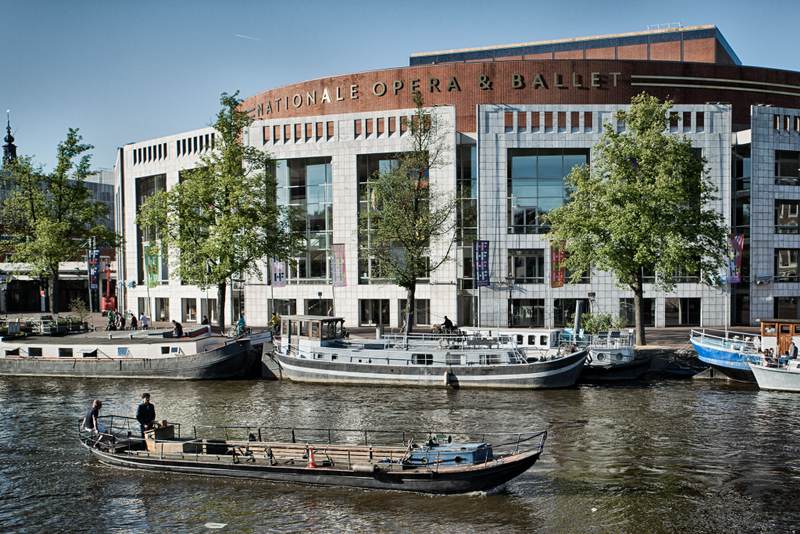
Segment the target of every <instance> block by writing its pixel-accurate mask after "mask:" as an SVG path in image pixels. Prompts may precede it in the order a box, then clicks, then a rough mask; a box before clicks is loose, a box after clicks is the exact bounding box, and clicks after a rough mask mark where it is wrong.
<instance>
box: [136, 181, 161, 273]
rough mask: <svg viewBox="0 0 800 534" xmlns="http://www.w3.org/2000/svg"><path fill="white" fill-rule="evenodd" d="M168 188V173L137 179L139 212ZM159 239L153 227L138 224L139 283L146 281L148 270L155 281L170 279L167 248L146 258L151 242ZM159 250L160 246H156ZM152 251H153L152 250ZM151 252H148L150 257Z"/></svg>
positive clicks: (137, 262)
mask: <svg viewBox="0 0 800 534" xmlns="http://www.w3.org/2000/svg"><path fill="white" fill-rule="evenodd" d="M166 189H167V175H166V174H156V175H153V176H143V177H141V178H137V179H136V212H137V213H138V212H139V209H140V208H141V207H142V204H144V202H145V201H146V200H147V199H148V198H149V197H151V196H153V195H154V194H155V193H157V192H159V191H166ZM158 240H159V235H158V232H156V231H155V230H153V229H152V228H147V229H145V228H142V227H140V226H139V225H137V226H136V248H137V258H136V260H137V261H136V264H137V271H138V273H137V274H138V277H139V281H138V283H139V284H144V283H145V274H146V273H147V272H150V273H152V275H151V277H150V278H154V279H155V281H156V282H157V281H161V280H168V279H169V270H168V267H167V266H166V265H165V264H166V259H167V255H166V254H165V252H166V251H165V250H161V251H160V252H157V253H156V254H155V256H156V257H152V258H150V261H148V258H145V251H146V250H151V251H152V249H150V247H149V246H150V244H151V243H156V242H157V241H158ZM155 250H158V247H156V248H155ZM151 253H152V252H151ZM149 256H151V254H148V257H149ZM158 256H163V258H162V259H161V260H159V258H158Z"/></svg>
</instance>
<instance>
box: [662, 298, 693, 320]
mask: <svg viewBox="0 0 800 534" xmlns="http://www.w3.org/2000/svg"><path fill="white" fill-rule="evenodd" d="M664 324H665V326H699V325H700V299H699V298H677V297H667V298H666V299H664Z"/></svg>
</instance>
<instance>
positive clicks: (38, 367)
mask: <svg viewBox="0 0 800 534" xmlns="http://www.w3.org/2000/svg"><path fill="white" fill-rule="evenodd" d="M259 356H260V353H256V352H255V351H253V350H252V348H251V345H250V342H249V341H247V340H241V341H234V342H231V343H229V344H227V345H225V346H224V347H220V348H218V349H214V350H210V351H207V352H201V353H198V354H188V355H180V356H173V357H168V358H129V357H121V358H85V357H83V358H59V359H56V358H38V357H19V356H16V357H8V356H7V357H4V358H0V375H6V376H50V377H53V376H57V377H74V378H139V379H143V378H146V379H171V380H219V379H231V378H242V377H244V376H246V375H247V374H248V373H249V372H251V370H252V369H253V359H254V358H255V359H258V357H259Z"/></svg>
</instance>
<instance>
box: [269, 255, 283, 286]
mask: <svg viewBox="0 0 800 534" xmlns="http://www.w3.org/2000/svg"><path fill="white" fill-rule="evenodd" d="M272 286H273V287H285V286H286V262H285V261H275V260H272Z"/></svg>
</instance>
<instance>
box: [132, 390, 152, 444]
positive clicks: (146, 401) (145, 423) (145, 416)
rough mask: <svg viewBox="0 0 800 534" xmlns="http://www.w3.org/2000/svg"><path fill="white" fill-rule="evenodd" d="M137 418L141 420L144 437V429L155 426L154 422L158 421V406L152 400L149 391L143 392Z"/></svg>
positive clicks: (140, 424)
mask: <svg viewBox="0 0 800 534" xmlns="http://www.w3.org/2000/svg"><path fill="white" fill-rule="evenodd" d="M136 420H137V421H139V426H140V427H141V429H142V437H144V431H145V430H150V429H151V428H153V423H155V421H156V407H155V406H153V404H152V403H151V402H150V394H149V393H142V402H141V404H139V407H138V408H137V409H136Z"/></svg>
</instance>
